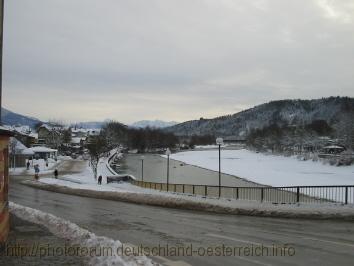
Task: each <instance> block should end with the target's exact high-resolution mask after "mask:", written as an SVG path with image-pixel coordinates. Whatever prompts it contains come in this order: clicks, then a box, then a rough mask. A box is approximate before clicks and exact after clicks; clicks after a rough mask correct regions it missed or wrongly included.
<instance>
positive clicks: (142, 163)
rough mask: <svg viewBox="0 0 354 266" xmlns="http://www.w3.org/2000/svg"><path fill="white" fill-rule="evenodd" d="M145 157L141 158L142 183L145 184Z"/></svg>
mask: <svg viewBox="0 0 354 266" xmlns="http://www.w3.org/2000/svg"><path fill="white" fill-rule="evenodd" d="M144 159H145V157H144V155H142V156H141V181H143V182H144Z"/></svg>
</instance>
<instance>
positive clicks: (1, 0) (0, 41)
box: [0, 0, 4, 125]
mask: <svg viewBox="0 0 354 266" xmlns="http://www.w3.org/2000/svg"><path fill="white" fill-rule="evenodd" d="M0 8H1V10H0V16H1V17H0V24H1V25H0V125H2V117H1V115H2V50H3V49H2V48H3V39H4V38H3V36H4V0H0Z"/></svg>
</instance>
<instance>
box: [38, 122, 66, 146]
mask: <svg viewBox="0 0 354 266" xmlns="http://www.w3.org/2000/svg"><path fill="white" fill-rule="evenodd" d="M64 130H65V128H64V127H52V126H49V125H47V124H43V125H41V126H40V127H39V128H38V130H37V133H38V142H37V145H38V146H39V145H44V146H47V147H49V148H55V149H58V148H59V147H60V145H61V144H62V143H63V131H64Z"/></svg>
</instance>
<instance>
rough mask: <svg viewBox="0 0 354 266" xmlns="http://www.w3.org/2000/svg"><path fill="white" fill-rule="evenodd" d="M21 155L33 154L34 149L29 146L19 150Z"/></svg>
mask: <svg viewBox="0 0 354 266" xmlns="http://www.w3.org/2000/svg"><path fill="white" fill-rule="evenodd" d="M21 154H22V155H34V151H32V150H31V148H27V149H25V150H23V151H22V152H21Z"/></svg>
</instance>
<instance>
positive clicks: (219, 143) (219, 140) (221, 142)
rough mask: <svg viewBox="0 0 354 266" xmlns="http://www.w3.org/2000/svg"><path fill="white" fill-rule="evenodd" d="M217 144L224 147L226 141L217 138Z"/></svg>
mask: <svg viewBox="0 0 354 266" xmlns="http://www.w3.org/2000/svg"><path fill="white" fill-rule="evenodd" d="M216 144H217V145H223V144H224V140H223V139H222V138H217V139H216Z"/></svg>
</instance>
